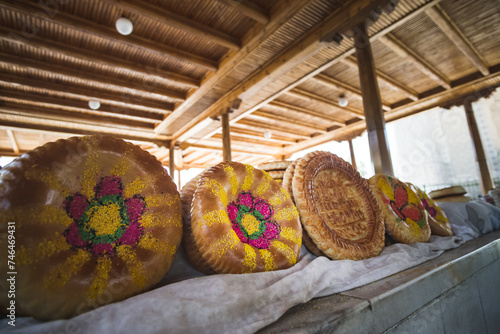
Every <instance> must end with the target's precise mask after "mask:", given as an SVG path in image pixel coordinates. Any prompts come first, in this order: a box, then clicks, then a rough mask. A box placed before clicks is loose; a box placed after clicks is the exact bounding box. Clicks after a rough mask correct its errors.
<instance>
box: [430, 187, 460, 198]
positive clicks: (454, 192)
mask: <svg viewBox="0 0 500 334" xmlns="http://www.w3.org/2000/svg"><path fill="white" fill-rule="evenodd" d="M466 193H467V191H466V190H465V188H464V187H462V186H452V187H448V188H443V189H437V190H433V191H431V192H429V197H430V198H432V199H438V198H443V197H447V196H461V195H465V194H466Z"/></svg>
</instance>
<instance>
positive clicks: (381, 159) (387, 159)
mask: <svg viewBox="0 0 500 334" xmlns="http://www.w3.org/2000/svg"><path fill="white" fill-rule="evenodd" d="M353 33H354V47H355V49H356V56H357V59H358V66H359V81H360V84H361V92H362V93H363V107H364V112H365V115H366V119H365V121H366V128H367V130H368V142H369V144H370V156H371V159H372V164H373V167H374V169H375V173H383V174H387V175H394V171H393V168H392V160H391V155H390V153H389V144H388V142H387V136H386V131H385V120H384V111H383V110H382V100H381V98H380V91H379V88H378V83H377V73H376V70H375V62H374V59H373V54H372V49H371V45H370V42H368V43H366V40H367V38H366V36H367V35H368V32H367V28H366V23H360V24H359V25H358V26H357V27H356V29H353Z"/></svg>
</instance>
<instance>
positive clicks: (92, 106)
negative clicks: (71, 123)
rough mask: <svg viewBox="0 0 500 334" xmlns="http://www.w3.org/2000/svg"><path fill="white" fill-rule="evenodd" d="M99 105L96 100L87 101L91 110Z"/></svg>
mask: <svg viewBox="0 0 500 334" xmlns="http://www.w3.org/2000/svg"><path fill="white" fill-rule="evenodd" d="M100 107H101V102H99V101H97V100H90V101H89V108H90V109H92V110H97V109H99V108H100Z"/></svg>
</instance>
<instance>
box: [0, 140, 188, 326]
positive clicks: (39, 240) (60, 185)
mask: <svg viewBox="0 0 500 334" xmlns="http://www.w3.org/2000/svg"><path fill="white" fill-rule="evenodd" d="M0 175H1V182H0V235H1V238H0V248H1V249H3V250H7V246H8V245H7V242H8V241H7V240H11V238H10V235H12V237H13V238H15V239H12V240H15V249H14V251H13V252H12V254H13V256H12V259H11V262H10V263H9V267H8V266H7V265H8V262H7V261H1V266H0V271H1V274H0V275H1V278H2V279H1V282H0V287H1V289H0V290H1V291H0V292H1V293H0V295H1V296H0V300H1V305H2V307H3V308H4V310H5V307H6V306H7V303H9V301H8V299H7V290H8V286H7V285H6V283H7V281H6V277H5V275H6V273H7V272H16V273H17V274H16V282H15V285H16V292H15V302H16V312H17V315H18V316H22V315H28V316H33V317H35V318H38V319H58V318H66V317H71V316H74V315H76V314H78V313H82V312H84V311H87V310H89V309H92V308H95V307H98V306H100V305H103V304H107V303H111V302H114V301H119V300H122V299H124V298H127V297H129V296H132V295H135V294H138V293H140V292H142V291H145V290H147V289H149V288H150V287H152V286H153V285H154V284H156V283H158V282H159V281H160V280H161V278H162V277H163V276H164V275H165V274H166V273H167V271H168V270H169V268H170V266H171V264H172V262H173V260H174V256H175V253H176V250H177V248H178V246H179V244H180V241H181V237H182V220H181V207H180V200H179V193H178V192H177V189H176V186H175V184H174V183H173V182H172V180H171V178H170V177H169V176H168V174H167V172H166V171H165V169H164V168H163V166H162V165H161V163H160V162H158V161H157V160H156V159H155V157H153V156H152V155H150V154H149V153H148V152H146V151H143V150H142V149H141V148H139V147H138V146H135V145H133V144H130V143H126V142H125V141H123V140H121V139H117V138H113V137H108V136H90V137H82V138H76V137H75V138H70V139H68V140H59V141H56V142H53V143H48V144H45V145H44V146H41V147H39V148H37V149H35V150H33V151H31V152H29V153H26V154H24V155H22V156H21V157H20V158H18V159H16V160H14V161H13V162H12V163H11V164H9V165H8V166H6V167H5V168H4V169H3V170H2V171H1V172H0ZM10 226H14V228H13V229H12V228H11V227H10ZM8 236H9V238H8Z"/></svg>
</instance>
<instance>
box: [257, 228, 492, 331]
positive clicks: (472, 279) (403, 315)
mask: <svg viewBox="0 0 500 334" xmlns="http://www.w3.org/2000/svg"><path fill="white" fill-rule="evenodd" d="M499 283H500V231H496V232H492V233H489V234H487V235H484V236H482V237H479V238H477V239H474V240H471V241H469V242H467V243H465V244H463V245H462V246H460V247H458V248H456V249H453V250H449V251H446V252H445V253H443V254H442V255H441V256H439V257H437V258H435V259H433V260H430V261H428V262H425V263H423V264H421V265H419V266H416V267H413V268H410V269H407V270H405V271H403V272H400V273H398V274H396V275H393V276H389V277H387V278H385V279H382V280H380V281H377V282H373V283H371V284H368V285H365V286H362V287H359V288H356V289H353V290H350V291H345V292H343V293H339V294H335V295H331V296H327V297H322V298H316V299H313V300H310V301H309V302H307V303H305V304H301V305H297V306H295V307H293V308H291V309H290V310H288V311H287V312H286V313H285V314H284V315H283V316H282V317H281V318H280V319H278V321H276V322H275V323H273V324H271V325H269V326H267V327H265V328H263V329H261V330H260V331H259V332H258V333H283V332H286V333H391V334H396V333H397V334H402V333H412V334H413V333H433V334H434V333H447V334H451V333H453V334H457V333H467V334H469V333H490V334H493V333H500V284H499Z"/></svg>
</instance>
